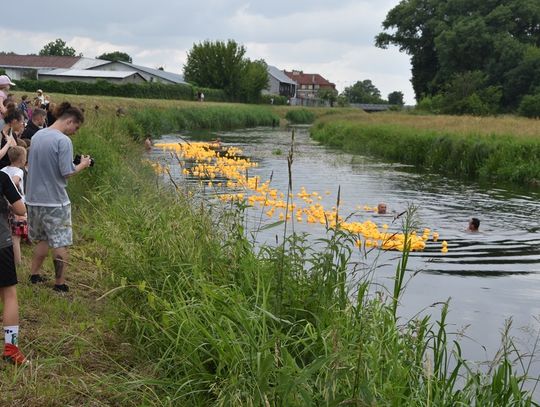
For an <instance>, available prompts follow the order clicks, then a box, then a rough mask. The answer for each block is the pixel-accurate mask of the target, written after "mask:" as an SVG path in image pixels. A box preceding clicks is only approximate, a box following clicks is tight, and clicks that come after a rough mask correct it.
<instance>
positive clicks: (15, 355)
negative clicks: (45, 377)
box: [4, 343, 29, 366]
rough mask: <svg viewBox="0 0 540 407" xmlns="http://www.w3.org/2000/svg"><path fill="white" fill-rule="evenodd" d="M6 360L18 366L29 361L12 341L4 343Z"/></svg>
mask: <svg viewBox="0 0 540 407" xmlns="http://www.w3.org/2000/svg"><path fill="white" fill-rule="evenodd" d="M4 360H5V361H7V362H9V363H12V364H14V365H18V366H20V365H26V364H28V363H29V361H28V359H26V357H25V356H24V355H23V354H22V352H21V350H20V349H19V348H18V347H17V346H15V345H12V344H11V343H6V344H5V345H4Z"/></svg>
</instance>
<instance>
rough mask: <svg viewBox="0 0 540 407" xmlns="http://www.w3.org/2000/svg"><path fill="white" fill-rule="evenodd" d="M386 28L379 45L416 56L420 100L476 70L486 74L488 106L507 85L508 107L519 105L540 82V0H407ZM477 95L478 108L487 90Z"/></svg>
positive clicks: (502, 105)
mask: <svg viewBox="0 0 540 407" xmlns="http://www.w3.org/2000/svg"><path fill="white" fill-rule="evenodd" d="M383 29H384V30H383V32H381V33H380V34H378V35H377V37H376V39H375V43H376V45H377V46H379V47H381V48H387V47H388V46H389V45H396V46H398V47H399V49H400V51H403V52H406V53H407V54H409V55H410V56H411V65H412V79H411V82H412V84H413V88H414V91H415V96H416V99H417V100H420V99H422V98H425V97H428V98H432V97H434V96H436V95H439V94H444V93H447V92H448V88H449V85H450V82H452V81H455V79H456V78H459V77H462V78H464V77H467V75H469V74H470V73H476V72H480V73H481V74H482V75H483V80H482V81H481V82H482V86H483V87H484V89H485V90H486V92H484V96H485V97H488V99H490V101H489V102H487V103H488V105H491V103H492V101H493V100H495V99H497V94H500V92H501V89H502V95H501V97H500V98H498V99H499V109H502V110H512V109H515V108H516V107H517V106H518V105H519V102H520V100H521V99H522V98H523V96H524V95H526V94H532V93H533V92H534V89H536V88H538V87H539V86H540V65H539V62H540V60H539V59H538V57H537V55H538V54H537V53H536V52H535V50H538V49H539V47H540V2H538V1H535V0H505V1H504V2H503V1H501V0H490V1H486V0H468V1H463V0H429V1H426V0H403V1H401V2H400V3H399V4H398V5H397V6H396V7H394V8H393V9H391V10H390V11H389V12H388V14H387V16H386V19H385V20H384V22H383ZM474 75H477V76H476V77H477V78H478V77H479V76H478V74H474ZM473 93H476V96H474V97H473V99H474V100H475V103H474V105H475V106H476V105H477V103H476V102H477V99H478V98H479V99H482V96H481V94H482V93H483V91H482V89H476V90H475V91H474V92H473ZM486 95H487V96H486ZM469 96H472V94H471V95H469ZM469 96H467V97H469ZM490 109H491V108H490ZM490 109H488V110H490Z"/></svg>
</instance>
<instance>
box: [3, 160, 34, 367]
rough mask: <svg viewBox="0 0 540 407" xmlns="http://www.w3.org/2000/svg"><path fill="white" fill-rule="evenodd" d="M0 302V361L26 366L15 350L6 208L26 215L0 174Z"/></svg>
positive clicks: (15, 315) (16, 315) (16, 320)
mask: <svg viewBox="0 0 540 407" xmlns="http://www.w3.org/2000/svg"><path fill="white" fill-rule="evenodd" d="M0 195H1V196H3V197H5V198H6V199H7V201H6V200H5V199H0V298H1V299H2V302H3V303H4V311H3V315H2V317H3V325H4V339H5V342H4V352H3V357H4V359H5V360H7V361H8V362H11V363H13V364H15V365H23V364H26V363H28V362H27V359H26V357H25V356H24V355H23V354H22V353H21V351H20V350H19V348H18V347H17V343H18V338H19V305H18V303H17V273H16V270H15V260H14V258H13V245H12V242H11V236H10V230H9V225H8V218H7V216H8V205H7V202H9V203H10V204H11V210H12V211H13V213H14V214H16V215H19V216H23V215H25V214H26V206H25V205H24V203H23V200H22V199H21V196H20V195H19V193H18V192H17V188H15V186H14V185H13V182H12V181H11V179H10V178H9V175H7V174H6V173H5V172H2V171H0Z"/></svg>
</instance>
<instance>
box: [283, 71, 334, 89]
mask: <svg viewBox="0 0 540 407" xmlns="http://www.w3.org/2000/svg"><path fill="white" fill-rule="evenodd" d="M284 72H285V75H287V76H288V77H289V78H291V79H293V80H295V81H296V83H298V85H319V86H326V87H332V88H335V87H336V85H335V84H334V83H332V82H330V81H328V80H326V79H324V78H323V77H322V76H321V75H319V74H318V73H304V72H302V71H292V72H288V71H284Z"/></svg>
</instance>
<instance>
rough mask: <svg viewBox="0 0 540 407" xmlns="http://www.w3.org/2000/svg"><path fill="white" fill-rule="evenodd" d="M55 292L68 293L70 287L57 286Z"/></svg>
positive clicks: (54, 288)
mask: <svg viewBox="0 0 540 407" xmlns="http://www.w3.org/2000/svg"><path fill="white" fill-rule="evenodd" d="M53 290H54V291H58V292H59V293H67V292H68V291H69V287H68V286H67V285H65V284H55V285H54V287H53Z"/></svg>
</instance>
